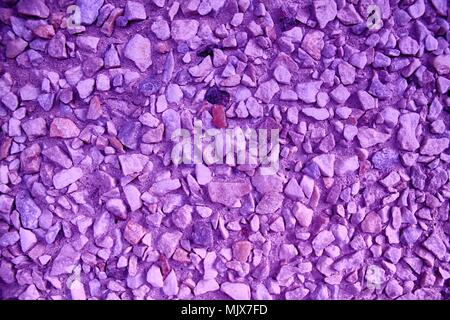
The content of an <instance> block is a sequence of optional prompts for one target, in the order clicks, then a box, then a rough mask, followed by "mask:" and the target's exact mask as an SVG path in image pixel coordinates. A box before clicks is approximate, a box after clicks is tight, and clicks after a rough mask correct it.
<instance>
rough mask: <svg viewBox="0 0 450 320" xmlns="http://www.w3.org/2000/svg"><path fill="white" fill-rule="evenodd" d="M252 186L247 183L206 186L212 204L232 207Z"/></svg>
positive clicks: (211, 184) (215, 183)
mask: <svg viewBox="0 0 450 320" xmlns="http://www.w3.org/2000/svg"><path fill="white" fill-rule="evenodd" d="M251 190H252V186H251V184H250V183H249V182H248V181H236V182H221V181H212V182H210V183H209V184H208V193H209V197H210V198H211V201H212V202H216V203H220V204H223V205H224V206H227V207H232V206H233V205H235V203H236V202H237V201H238V200H239V199H240V198H242V197H243V196H245V195H247V194H249V193H250V191H251Z"/></svg>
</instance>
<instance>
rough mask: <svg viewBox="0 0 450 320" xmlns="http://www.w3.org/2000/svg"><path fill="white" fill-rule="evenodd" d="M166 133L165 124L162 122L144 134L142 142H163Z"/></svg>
mask: <svg viewBox="0 0 450 320" xmlns="http://www.w3.org/2000/svg"><path fill="white" fill-rule="evenodd" d="M163 135H164V124H162V123H161V124H160V125H159V126H158V127H156V128H154V129H149V130H148V131H147V132H146V133H145V134H144V135H143V136H142V142H144V143H158V142H161V141H162V139H163Z"/></svg>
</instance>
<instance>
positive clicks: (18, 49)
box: [6, 38, 28, 59]
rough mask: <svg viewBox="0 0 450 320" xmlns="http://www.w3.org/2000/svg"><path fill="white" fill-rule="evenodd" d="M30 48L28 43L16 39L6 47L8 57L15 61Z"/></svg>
mask: <svg viewBox="0 0 450 320" xmlns="http://www.w3.org/2000/svg"><path fill="white" fill-rule="evenodd" d="M27 46H28V42H26V41H25V40H23V39H21V38H16V39H14V40H10V41H8V42H7V46H6V57H7V58H10V59H14V58H15V57H17V56H18V55H19V54H21V53H22V52H23V51H24V50H25V48H26V47H27Z"/></svg>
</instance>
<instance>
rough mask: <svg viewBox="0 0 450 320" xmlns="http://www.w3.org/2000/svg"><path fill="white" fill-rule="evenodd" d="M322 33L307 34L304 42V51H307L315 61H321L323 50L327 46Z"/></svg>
mask: <svg viewBox="0 0 450 320" xmlns="http://www.w3.org/2000/svg"><path fill="white" fill-rule="evenodd" d="M324 36H325V34H324V33H323V32H322V31H318V30H312V31H309V32H308V33H307V34H305V36H304V38H303V41H302V45H301V47H302V49H303V50H305V51H306V53H308V54H309V55H310V56H311V57H312V58H313V59H315V60H320V58H321V57H322V54H321V53H322V49H323V47H324V46H325V42H324V40H323V37H324Z"/></svg>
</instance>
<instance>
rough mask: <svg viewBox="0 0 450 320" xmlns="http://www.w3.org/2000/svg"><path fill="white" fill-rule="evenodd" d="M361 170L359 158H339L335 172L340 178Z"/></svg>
mask: <svg viewBox="0 0 450 320" xmlns="http://www.w3.org/2000/svg"><path fill="white" fill-rule="evenodd" d="M358 168H359V161H358V156H352V157H348V158H338V159H337V161H336V163H335V167H334V172H335V173H336V174H337V175H338V176H344V175H346V174H349V173H352V172H355V171H356V170H358Z"/></svg>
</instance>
